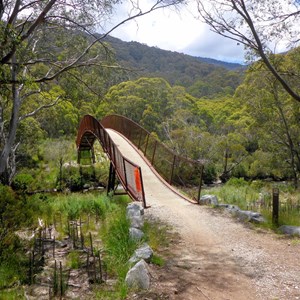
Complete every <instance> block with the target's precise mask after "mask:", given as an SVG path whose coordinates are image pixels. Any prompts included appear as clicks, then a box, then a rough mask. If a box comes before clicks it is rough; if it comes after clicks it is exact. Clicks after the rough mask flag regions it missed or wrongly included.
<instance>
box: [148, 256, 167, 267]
mask: <svg viewBox="0 0 300 300" xmlns="http://www.w3.org/2000/svg"><path fill="white" fill-rule="evenodd" d="M151 263H152V264H154V265H157V266H159V267H163V266H164V265H165V260H164V259H163V258H162V257H161V256H158V255H156V254H154V255H153V256H152V258H151Z"/></svg>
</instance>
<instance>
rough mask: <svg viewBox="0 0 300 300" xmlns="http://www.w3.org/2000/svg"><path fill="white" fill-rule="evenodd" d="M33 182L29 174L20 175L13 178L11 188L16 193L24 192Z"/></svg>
mask: <svg viewBox="0 0 300 300" xmlns="http://www.w3.org/2000/svg"><path fill="white" fill-rule="evenodd" d="M33 181H34V179H33V177H32V176H31V175H30V174H26V173H21V174H18V175H17V176H15V178H14V180H13V182H12V188H13V189H14V190H17V191H21V192H25V191H27V190H28V188H29V186H30V185H31V184H32V183H33Z"/></svg>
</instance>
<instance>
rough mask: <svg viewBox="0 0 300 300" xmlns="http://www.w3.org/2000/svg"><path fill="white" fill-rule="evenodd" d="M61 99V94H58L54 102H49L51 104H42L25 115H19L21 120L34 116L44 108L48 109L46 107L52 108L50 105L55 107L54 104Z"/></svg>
mask: <svg viewBox="0 0 300 300" xmlns="http://www.w3.org/2000/svg"><path fill="white" fill-rule="evenodd" d="M60 99H61V96H58V97H57V98H56V99H55V101H54V102H52V103H49V104H45V105H42V106H40V107H38V108H37V109H35V110H34V111H32V112H30V113H28V114H26V115H23V116H20V117H19V122H20V121H22V120H24V119H26V118H29V117H33V116H35V115H36V114H37V113H38V112H39V111H41V110H43V109H46V108H50V107H53V106H54V105H56V104H57V103H58V102H59V100H60Z"/></svg>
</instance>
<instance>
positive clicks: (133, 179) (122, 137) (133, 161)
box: [76, 115, 203, 207]
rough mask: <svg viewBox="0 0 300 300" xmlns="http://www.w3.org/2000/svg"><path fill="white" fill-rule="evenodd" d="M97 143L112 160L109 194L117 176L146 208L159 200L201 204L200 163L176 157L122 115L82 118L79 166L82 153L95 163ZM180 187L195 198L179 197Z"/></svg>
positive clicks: (201, 171) (134, 197)
mask: <svg viewBox="0 0 300 300" xmlns="http://www.w3.org/2000/svg"><path fill="white" fill-rule="evenodd" d="M96 140H98V141H99V142H100V144H101V146H102V148H103V150H104V152H105V153H106V154H107V156H108V158H109V160H110V172H109V180H108V192H109V191H111V190H113V189H114V185H115V179H116V178H115V177H116V176H117V177H118V178H119V180H120V182H121V184H122V185H123V187H124V190H125V191H126V193H128V194H129V196H130V197H131V198H132V199H133V200H136V201H142V202H143V206H144V207H147V204H150V205H151V202H152V200H154V199H156V200H157V199H159V198H160V197H164V198H168V199H175V198H180V199H186V200H189V201H191V202H195V203H199V198H200V192H201V183H202V173H203V164H202V163H201V162H199V161H194V160H190V159H187V158H184V157H181V156H179V155H177V154H175V153H174V152H173V151H171V150H170V149H168V148H167V147H166V146H165V145H164V144H162V143H161V142H159V141H158V140H157V139H156V138H155V137H154V136H153V135H152V134H150V133H149V132H148V131H146V130H145V129H144V128H142V127H141V126H139V125H138V124H137V123H135V122H133V121H132V120H130V119H128V118H125V117H123V116H119V115H110V116H107V117H105V118H104V119H103V120H102V121H101V122H99V121H98V120H97V119H95V118H94V117H92V116H90V115H86V116H84V117H83V119H82V120H81V122H80V126H79V129H78V134H77V140H76V145H77V151H78V162H80V159H81V154H82V152H83V151H89V152H90V153H91V155H92V159H93V162H95V161H94V160H95V158H94V152H93V146H94V142H95V141H96ZM178 187H181V188H183V189H186V190H189V191H193V194H192V196H185V195H184V194H182V193H180V192H179V191H178V189H177V188H178ZM146 199H147V204H146Z"/></svg>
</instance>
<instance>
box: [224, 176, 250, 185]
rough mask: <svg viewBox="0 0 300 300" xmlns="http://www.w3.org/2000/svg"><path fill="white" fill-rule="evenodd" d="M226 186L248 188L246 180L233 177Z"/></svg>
mask: <svg viewBox="0 0 300 300" xmlns="http://www.w3.org/2000/svg"><path fill="white" fill-rule="evenodd" d="M226 185H227V186H235V187H242V186H247V185H248V182H247V181H246V180H245V179H244V178H235V177H232V178H230V179H229V180H228V181H227V182H226Z"/></svg>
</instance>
